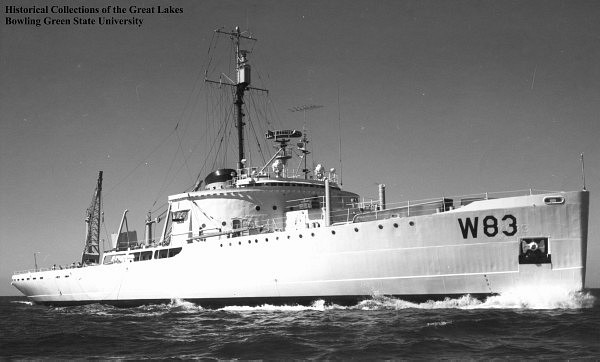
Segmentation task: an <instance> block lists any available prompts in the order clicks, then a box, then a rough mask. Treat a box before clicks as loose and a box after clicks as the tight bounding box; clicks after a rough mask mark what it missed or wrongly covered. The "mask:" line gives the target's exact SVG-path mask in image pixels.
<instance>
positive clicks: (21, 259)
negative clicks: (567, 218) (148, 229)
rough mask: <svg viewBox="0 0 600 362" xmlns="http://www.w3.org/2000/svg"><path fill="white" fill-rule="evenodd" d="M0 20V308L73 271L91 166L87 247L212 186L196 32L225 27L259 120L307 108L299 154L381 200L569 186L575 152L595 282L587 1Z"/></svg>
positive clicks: (592, 29) (594, 128) (262, 6)
mask: <svg viewBox="0 0 600 362" xmlns="http://www.w3.org/2000/svg"><path fill="white" fill-rule="evenodd" d="M6 5H19V6H33V5H38V6H42V5H50V6H52V5H57V6H65V5H68V6H71V7H77V6H80V5H85V6H86V7H98V8H102V7H105V6H114V5H120V6H122V7H125V8H129V6H130V5H135V6H143V7H152V6H158V5H160V6H162V7H165V6H168V5H171V6H172V7H174V8H180V9H182V10H183V12H182V13H179V14H136V15H131V14H125V15H114V14H111V15H110V16H113V17H121V18H132V17H134V16H135V17H138V18H140V19H142V20H143V23H142V25H141V26H137V25H100V24H92V25H75V24H71V25H42V26H39V27H37V26H35V25H27V24H12V25H8V24H6V17H10V16H13V17H19V16H20V17H24V15H19V16H15V15H8V14H6V8H5V6H6ZM0 11H1V12H2V17H3V19H2V24H0V31H1V33H0V84H1V85H2V86H1V87H0V281H2V282H0V295H16V294H17V293H18V292H17V291H16V289H14V288H12V287H11V286H10V277H11V275H12V272H13V271H15V270H24V269H30V268H33V266H34V253H36V254H35V255H36V258H37V262H38V266H40V267H49V266H51V265H52V264H55V263H56V264H66V263H71V262H73V261H77V260H79V259H80V257H81V252H82V250H83V243H84V240H85V235H84V234H85V224H84V217H85V210H86V208H87V207H88V206H89V204H90V201H91V198H92V192H93V189H94V187H95V183H96V178H97V174H98V171H99V170H102V171H103V172H104V186H103V191H104V215H105V226H103V227H102V229H103V230H102V237H103V238H107V236H106V235H107V234H108V233H112V232H116V229H117V228H118V223H119V220H120V217H121V214H122V213H123V210H124V209H128V210H129V219H128V220H129V224H130V226H131V228H135V229H137V230H138V235H143V220H144V218H145V216H146V212H147V211H148V210H156V209H157V208H158V207H159V206H160V205H162V204H164V203H165V202H166V198H167V196H168V195H170V194H176V193H179V192H182V191H184V190H185V189H186V188H187V187H188V186H190V185H191V184H193V183H194V181H195V178H196V175H197V174H199V173H201V172H204V174H202V177H204V175H205V174H206V173H208V172H210V170H208V169H207V167H206V165H204V160H205V158H206V157H205V156H206V153H207V152H208V150H209V149H210V148H211V145H212V142H213V138H214V136H211V135H212V133H211V132H214V129H212V130H211V129H210V126H207V124H208V123H209V121H214V119H215V117H216V115H215V114H211V113H209V112H208V111H207V109H206V108H207V104H208V103H207V102H206V99H207V94H208V93H209V90H208V89H207V87H206V85H205V84H204V82H203V79H204V72H205V70H207V69H209V70H211V72H218V71H220V69H219V68H217V67H214V66H213V65H214V64H218V63H224V64H226V63H227V57H226V56H225V55H222V54H219V52H218V50H221V49H225V50H226V46H227V45H226V44H227V41H226V40H227V39H226V38H221V39H220V43H219V47H221V48H219V47H213V45H214V40H215V38H214V37H213V34H214V32H213V31H214V30H215V29H217V28H223V29H225V30H231V29H233V28H234V27H235V26H240V28H241V29H242V30H249V31H250V32H251V33H252V34H253V35H254V36H255V37H256V38H258V41H257V42H256V43H255V44H254V45H252V53H251V54H250V56H249V57H250V60H251V64H252V67H253V68H252V70H253V85H254V86H255V87H259V88H267V89H269V96H268V98H267V99H268V102H269V105H270V106H272V107H273V109H275V111H273V113H272V114H271V115H270V117H272V122H273V124H281V125H284V126H285V128H296V129H301V128H302V126H303V125H304V119H303V115H302V113H301V112H290V111H289V109H290V108H292V107H295V106H299V105H311V104H315V105H322V106H323V107H321V108H318V109H314V110H312V111H309V112H307V113H306V118H307V120H306V125H307V127H308V129H309V134H310V135H311V137H312V146H313V157H314V159H315V160H318V162H320V163H323V164H324V165H325V166H326V167H327V168H329V167H336V168H337V169H338V173H341V174H342V180H343V187H344V189H346V190H349V191H353V192H357V193H358V194H360V195H361V196H364V197H366V198H376V196H377V185H378V184H379V183H384V184H386V186H387V197H386V198H387V200H388V203H392V202H395V201H398V202H399V201H406V200H416V199H424V198H433V197H439V196H449V195H465V194H475V193H482V192H493V191H508V190H527V189H530V188H533V189H542V190H580V189H581V188H582V180H581V164H580V160H579V155H580V153H582V152H583V153H584V154H585V166H586V172H585V173H586V182H587V188H588V189H589V190H590V192H591V194H590V229H589V247H588V273H587V286H588V287H600V266H599V263H598V262H599V261H600V224H599V223H598V220H599V215H600V192H598V189H599V188H600V157H599V156H600V142H598V136H599V135H600V124H599V122H598V115H599V114H600V23H599V22H598V18H600V3H599V2H597V1H579V0H575V1H556V0H549V1H535V0H534V1H442V0H431V1H402V0H399V1H382V0H375V1H373V0H369V1H335V0H328V1H305V0H294V1H262V0H257V1H227V0H225V1H224V0H218V1H216V0H215V1H210V0H203V1H175V0H173V1H119V2H116V1H112V2H111V1H85V2H84V1H80V0H69V1H66V0H65V1H60V0H48V1H16V0H12V1H11V0H8V1H5V2H3V4H2V9H1V10H0ZM44 16H45V15H40V14H37V15H31V16H30V17H31V18H42V19H43V17H44ZM52 16H53V17H54V18H58V19H64V18H70V19H72V18H73V17H74V16H75V15H65V16H60V15H57V14H53V15H52ZM98 16H101V15H93V16H90V17H92V18H97V17H98ZM84 17H85V16H84ZM222 46H225V48H223V47H222ZM226 71H227V69H224V70H223V73H226ZM215 74H216V77H218V73H215ZM229 74H231V73H229ZM256 122H257V126H258V125H259V124H260V121H259V120H256ZM258 133H259V134H260V132H258ZM211 137H213V138H211ZM340 138H341V145H342V146H341V149H342V153H341V154H342V160H343V164H342V165H341V167H340V162H339V159H340V153H339V149H340V147H339V140H340ZM229 161H231V162H233V161H235V160H233V159H232V158H230V159H229ZM203 165H204V167H203ZM340 170H341V171H340Z"/></svg>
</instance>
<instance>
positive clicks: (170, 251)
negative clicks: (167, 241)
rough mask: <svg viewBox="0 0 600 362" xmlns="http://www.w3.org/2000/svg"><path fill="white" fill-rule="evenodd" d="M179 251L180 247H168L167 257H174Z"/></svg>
mask: <svg viewBox="0 0 600 362" xmlns="http://www.w3.org/2000/svg"><path fill="white" fill-rule="evenodd" d="M179 253H181V248H173V249H169V256H168V257H169V258H171V257H174V256H175V255H177V254H179Z"/></svg>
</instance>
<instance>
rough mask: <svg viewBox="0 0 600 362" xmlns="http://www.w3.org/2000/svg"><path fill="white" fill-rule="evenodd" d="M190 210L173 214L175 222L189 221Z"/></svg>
mask: <svg viewBox="0 0 600 362" xmlns="http://www.w3.org/2000/svg"><path fill="white" fill-rule="evenodd" d="M189 211H190V210H180V211H173V212H171V217H172V220H173V222H178V223H182V222H184V221H186V220H187V217H188V213H189Z"/></svg>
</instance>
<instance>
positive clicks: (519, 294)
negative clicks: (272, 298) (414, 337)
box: [355, 288, 596, 310]
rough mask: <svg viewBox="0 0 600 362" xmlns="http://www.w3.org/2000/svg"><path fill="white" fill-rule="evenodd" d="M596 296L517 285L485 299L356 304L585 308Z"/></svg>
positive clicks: (363, 305)
mask: <svg viewBox="0 0 600 362" xmlns="http://www.w3.org/2000/svg"><path fill="white" fill-rule="evenodd" d="M595 300H596V298H595V297H594V296H593V295H591V294H590V293H589V292H572V291H566V290H563V289H558V288H544V289H518V290H517V289H515V290H512V291H510V292H506V293H502V294H499V295H495V296H490V297H487V298H486V299H485V300H483V301H482V300H479V299H476V298H473V297H472V296H470V295H464V296H461V297H459V298H446V299H444V300H442V301H432V300H429V301H427V302H423V303H412V302H408V301H405V300H402V299H397V298H392V297H385V296H377V297H373V299H369V300H365V301H362V302H360V303H359V304H358V305H357V306H356V307H355V308H358V309H362V310H379V309H407V308H416V309H582V308H592V307H593V306H594V303H595Z"/></svg>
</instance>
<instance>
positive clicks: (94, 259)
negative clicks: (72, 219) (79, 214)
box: [81, 171, 102, 264]
mask: <svg viewBox="0 0 600 362" xmlns="http://www.w3.org/2000/svg"><path fill="white" fill-rule="evenodd" d="M101 197H102V171H99V172H98V183H97V184H96V190H94V194H93V196H92V202H91V203H90V207H88V209H87V211H86V218H85V225H86V237H85V247H84V249H83V255H82V256H81V263H82V264H86V263H96V264H97V263H99V261H100V217H101V215H102V213H101V210H100V207H101V204H102V202H101V201H102V199H101Z"/></svg>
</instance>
